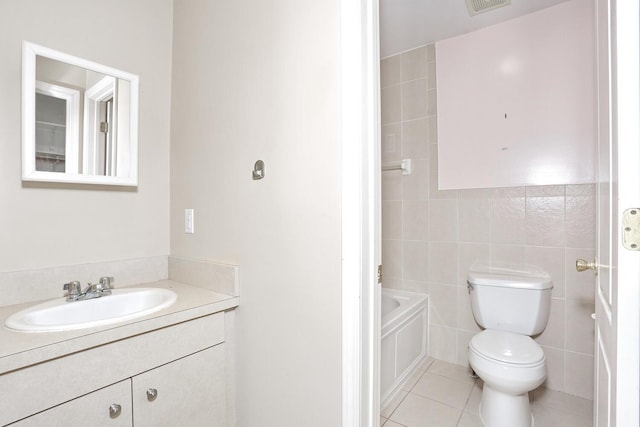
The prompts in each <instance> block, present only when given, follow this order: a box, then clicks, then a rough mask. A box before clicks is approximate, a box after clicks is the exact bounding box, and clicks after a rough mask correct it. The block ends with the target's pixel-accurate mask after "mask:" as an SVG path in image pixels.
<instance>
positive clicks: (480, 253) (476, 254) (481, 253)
mask: <svg viewBox="0 0 640 427" xmlns="http://www.w3.org/2000/svg"><path fill="white" fill-rule="evenodd" d="M490 262H491V246H490V245H488V244H482V243H458V278H457V281H456V283H457V284H458V285H459V286H463V287H464V288H465V289H466V288H467V275H468V272H469V268H470V267H471V266H472V265H474V264H476V263H490ZM467 298H468V295H467ZM469 307H471V306H469ZM469 314H471V313H469Z"/></svg>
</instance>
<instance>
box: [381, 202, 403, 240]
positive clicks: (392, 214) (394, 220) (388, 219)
mask: <svg viewBox="0 0 640 427" xmlns="http://www.w3.org/2000/svg"><path fill="white" fill-rule="evenodd" d="M402 204H403V202H401V201H399V200H385V201H383V202H382V238H383V239H396V240H400V239H402V228H403V221H402Z"/></svg>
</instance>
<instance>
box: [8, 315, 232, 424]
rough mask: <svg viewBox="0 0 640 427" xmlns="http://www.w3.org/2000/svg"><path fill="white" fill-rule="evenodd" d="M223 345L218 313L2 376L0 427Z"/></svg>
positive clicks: (221, 326)
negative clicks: (2, 394) (108, 385)
mask: <svg viewBox="0 0 640 427" xmlns="http://www.w3.org/2000/svg"><path fill="white" fill-rule="evenodd" d="M223 341H224V313H216V314H213V315H209V316H204V317H201V318H198V319H194V320H191V321H188V322H184V323H180V324H177V325H173V326H169V327H166V328H163V329H158V330H155V331H152V332H147V333H145V334H141V335H137V336H134V337H131V338H127V339H124V340H120V341H115V342H112V343H109V344H105V345H101V346H98V347H94V348H91V349H88V350H85V351H81V352H78V353H74V354H70V355H69V356H66V357H61V358H59V359H54V360H51V361H48V362H45V363H41V364H38V365H34V366H30V367H28V368H24V369H20V370H17V371H13V372H10V373H7V374H5V375H2V376H0V390H3V393H4V394H5V397H4V398H3V399H2V400H0V425H5V424H8V423H11V422H14V421H17V420H19V419H22V418H25V417H27V416H29V415H31V414H35V413H36V412H40V411H42V410H44V409H47V408H51V407H52V406H55V405H59V404H61V403H64V402H67V401H69V400H71V399H74V398H76V397H79V396H82V395H85V394H87V393H90V392H92V391H94V390H97V389H99V388H102V387H104V386H105V385H107V384H114V383H116V382H118V381H122V380H124V379H126V378H130V377H133V376H135V375H137V374H140V373H142V372H144V371H148V370H150V369H153V368H155V367H157V366H160V365H164V364H166V363H169V362H171V361H173V360H176V359H180V358H182V357H184V356H187V355H189V354H192V353H195V352H198V351H200V350H203V349H205V348H207V347H212V346H214V345H216V344H219V343H221V342H223ZM50 390H53V391H54V392H50ZM43 391H44V392H43Z"/></svg>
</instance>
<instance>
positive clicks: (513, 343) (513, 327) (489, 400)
mask: <svg viewBox="0 0 640 427" xmlns="http://www.w3.org/2000/svg"><path fill="white" fill-rule="evenodd" d="M467 279H468V280H467V283H468V288H469V296H470V298H471V310H472V311H473V316H474V318H475V319H476V322H478V324H479V325H480V326H482V327H483V328H485V330H484V331H482V332H480V333H478V334H477V335H475V336H474V337H473V338H472V339H471V342H470V343H469V364H470V365H471V368H472V369H473V370H474V371H475V372H476V374H477V375H478V376H479V377H480V378H482V380H483V381H484V387H483V389H482V401H481V404H480V417H481V418H482V421H483V423H484V425H485V426H487V427H532V426H533V424H534V423H533V415H532V414H531V407H530V405H529V391H531V390H533V389H535V388H536V387H538V386H539V385H540V384H542V382H543V381H544V380H545V378H546V375H547V371H546V367H545V358H544V352H543V351H542V348H541V347H540V346H539V345H538V344H537V343H536V342H535V341H534V340H533V339H532V338H531V336H532V335H537V334H539V333H541V332H542V331H543V330H544V328H545V327H546V326H547V321H548V320H549V311H550V308H551V289H552V287H553V285H552V283H551V278H550V277H549V276H548V275H547V274H545V273H543V272H532V271H519V270H510V269H499V268H491V267H486V266H474V267H472V268H471V270H470V271H469V274H468V278H467Z"/></svg>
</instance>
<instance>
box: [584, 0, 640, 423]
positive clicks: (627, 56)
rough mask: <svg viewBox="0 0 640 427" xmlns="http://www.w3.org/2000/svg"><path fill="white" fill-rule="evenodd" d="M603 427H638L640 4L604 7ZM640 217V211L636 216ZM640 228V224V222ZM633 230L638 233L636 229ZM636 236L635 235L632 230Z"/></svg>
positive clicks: (600, 42) (600, 21)
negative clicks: (628, 219) (626, 234)
mask: <svg viewBox="0 0 640 427" xmlns="http://www.w3.org/2000/svg"><path fill="white" fill-rule="evenodd" d="M596 4H597V46H598V86H599V87H598V103H599V142H598V230H597V233H598V239H597V240H598V247H597V258H596V260H595V262H594V264H593V265H592V266H593V267H594V268H595V269H596V272H597V281H596V284H597V287H596V298H595V299H596V328H595V329H596V348H595V384H596V386H595V401H594V425H595V426H596V427H605V426H606V427H616V426H617V427H625V426H638V363H639V362H638V346H639V342H638V340H639V334H638V329H639V322H638V309H639V307H640V301H639V298H640V294H639V293H638V288H639V286H640V252H638V251H637V250H636V249H638V248H640V242H639V243H638V245H637V247H636V248H632V247H631V245H632V244H633V243H632V242H628V244H627V246H628V247H629V248H625V247H624V246H623V240H628V239H627V238H623V234H622V233H623V230H622V226H623V225H622V224H623V214H624V212H625V211H626V210H628V209H630V208H633V207H636V208H640V140H639V133H638V117H639V109H638V100H639V98H640V96H639V94H638V77H639V75H638V20H639V18H638V1H637V0H598V1H597V2H596ZM637 213H638V215H640V211H638V212H637ZM638 223H639V224H640V221H639V222H638ZM632 228H633V227H632ZM631 231H633V230H631Z"/></svg>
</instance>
